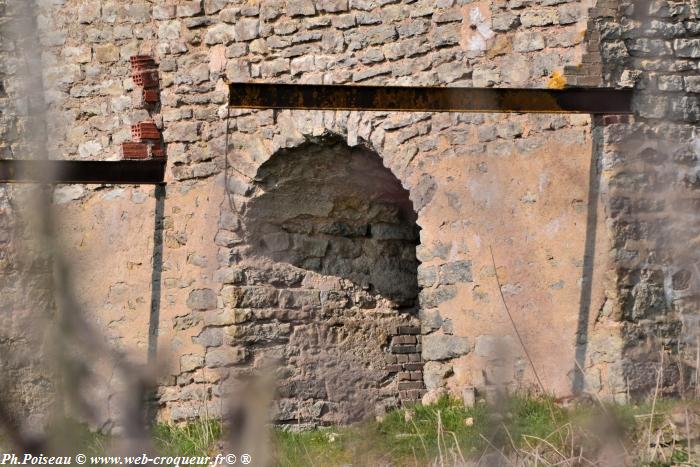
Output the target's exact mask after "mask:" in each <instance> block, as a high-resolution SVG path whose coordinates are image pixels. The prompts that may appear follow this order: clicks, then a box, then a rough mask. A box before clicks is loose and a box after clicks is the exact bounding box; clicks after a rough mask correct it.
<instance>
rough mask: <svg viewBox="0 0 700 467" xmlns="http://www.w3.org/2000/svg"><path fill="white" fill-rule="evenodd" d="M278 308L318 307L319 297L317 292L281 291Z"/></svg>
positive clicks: (319, 304)
mask: <svg viewBox="0 0 700 467" xmlns="http://www.w3.org/2000/svg"><path fill="white" fill-rule="evenodd" d="M279 306H280V307H281V308H285V309H286V308H306V307H320V306H321V295H320V292H319V291H318V290H281V291H280V293H279Z"/></svg>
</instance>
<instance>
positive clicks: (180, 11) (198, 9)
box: [177, 0, 202, 17]
mask: <svg viewBox="0 0 700 467" xmlns="http://www.w3.org/2000/svg"><path fill="white" fill-rule="evenodd" d="M201 13H202V0H191V1H186V2H180V3H179V4H178V5H177V16H180V17H187V16H196V15H199V14H201Z"/></svg>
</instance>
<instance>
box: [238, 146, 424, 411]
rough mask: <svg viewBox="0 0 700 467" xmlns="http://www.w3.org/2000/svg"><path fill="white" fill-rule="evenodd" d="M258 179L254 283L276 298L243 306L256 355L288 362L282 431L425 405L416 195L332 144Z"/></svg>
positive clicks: (373, 160)
mask: <svg viewBox="0 0 700 467" xmlns="http://www.w3.org/2000/svg"><path fill="white" fill-rule="evenodd" d="M256 180H257V184H256V187H255V193H254V194H253V196H252V199H251V201H250V202H249V203H248V204H247V206H246V209H245V216H244V218H243V219H244V229H245V232H246V234H245V239H246V243H247V244H248V246H249V248H250V250H249V254H247V255H246V256H248V258H247V259H246V260H245V262H246V263H247V264H248V266H247V274H246V276H247V277H248V278H250V279H248V283H249V286H252V287H255V284H259V285H265V286H266V287H270V286H272V287H274V288H275V289H276V292H271V291H268V292H267V295H266V296H267V297H273V298H272V300H271V301H270V300H263V302H261V301H260V300H256V299H254V297H253V296H252V295H253V294H254V292H252V291H251V292H250V293H249V294H250V297H249V298H248V299H247V303H245V301H246V298H245V297H243V298H241V300H240V301H239V303H238V305H239V306H240V307H243V306H247V307H250V308H251V309H252V313H254V314H255V318H256V319H255V322H256V327H257V329H256V330H255V331H253V330H251V332H252V333H255V334H257V336H258V339H257V341H256V342H258V345H259V347H261V348H260V350H258V352H260V351H262V350H263V349H264V351H265V352H266V353H268V352H271V353H272V354H273V355H275V356H276V357H278V358H279V360H280V361H281V366H282V367H281V370H280V371H278V373H277V374H278V375H279V384H278V397H277V402H276V404H277V407H276V410H275V413H274V418H275V422H277V423H309V424H318V423H321V424H330V423H348V422H351V421H355V420H359V419H362V418H366V417H368V416H372V415H374V414H375V413H376V412H377V411H380V412H381V411H383V410H385V409H386V408H390V407H393V406H397V405H398V404H400V403H401V401H402V400H406V399H412V400H416V399H417V398H419V397H420V395H421V393H422V391H421V389H422V387H423V383H422V372H421V371H420V369H421V363H420V343H419V337H418V334H419V327H418V318H417V310H418V308H417V307H418V283H417V279H416V274H417V267H418V261H417V259H416V245H417V244H418V241H419V235H418V234H419V228H418V226H417V225H416V213H415V211H414V210H413V205H412V203H411V201H410V199H409V194H408V191H407V190H405V189H404V188H403V187H402V186H401V183H400V182H399V181H398V179H397V178H396V177H395V176H394V175H393V174H392V173H391V172H390V171H389V170H388V169H387V168H385V167H384V166H383V165H382V160H381V158H380V157H379V156H378V155H377V154H375V153H373V152H371V151H369V150H368V149H365V148H362V147H355V148H350V147H348V146H347V145H346V144H345V143H344V142H342V141H340V140H338V139H334V138H329V139H323V140H320V141H317V142H314V143H308V144H305V145H303V146H301V147H297V148H294V149H291V150H281V151H280V152H278V153H277V154H275V155H273V156H272V158H271V159H270V160H269V161H267V162H266V163H265V164H263V165H262V166H261V167H260V169H259V170H258V173H257V176H256ZM251 282H252V283H253V284H251ZM258 292H260V291H258ZM275 297H276V298H275ZM275 300H276V301H275ZM263 303H264V304H265V305H264V306H265V307H267V309H260V307H261V306H263ZM253 308H254V309H253ZM399 352H400V353H399Z"/></svg>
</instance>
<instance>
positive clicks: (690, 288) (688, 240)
mask: <svg viewBox="0 0 700 467" xmlns="http://www.w3.org/2000/svg"><path fill="white" fill-rule="evenodd" d="M605 3H610V5H609V7H608V8H606V9H605V11H601V12H600V13H601V14H600V15H599V18H598V19H597V20H596V26H595V28H596V34H598V35H599V37H600V38H601V44H600V52H601V55H602V63H603V65H604V67H603V76H604V78H605V81H604V82H605V83H606V84H608V85H614V86H620V87H633V88H634V89H635V115H634V117H633V118H627V117H624V118H623V117H615V116H610V117H606V119H605V120H604V121H601V122H599V123H600V131H601V141H602V143H603V144H602V146H601V151H600V161H599V170H600V177H601V180H602V190H603V192H604V198H605V203H606V208H605V217H606V221H607V233H608V235H609V237H610V238H611V245H610V246H611V250H610V252H609V257H610V265H611V269H610V271H609V273H608V275H607V276H608V277H607V280H608V284H607V286H606V290H607V292H606V295H607V301H606V305H605V306H604V307H603V308H602V309H600V310H599V316H598V324H597V325H596V327H597V328H599V329H601V330H603V331H602V333H601V336H602V337H601V338H600V339H598V341H597V342H593V341H592V342H591V344H590V345H591V351H590V356H591V361H590V362H589V364H592V365H594V366H595V365H599V366H607V367H608V368H609V372H610V374H611V375H613V376H612V379H614V380H615V381H616V386H617V392H618V393H619V394H620V395H621V396H624V395H623V394H622V393H624V392H626V393H627V394H630V395H632V396H641V395H645V394H648V393H649V392H651V391H653V390H654V388H655V387H656V386H657V384H658V383H660V384H661V386H662V387H663V389H664V390H665V391H667V392H668V393H672V394H678V393H687V392H688V391H691V390H692V389H693V388H695V387H697V348H698V345H697V342H698V328H697V310H698V301H697V296H698V279H697V276H698V271H697V267H696V264H697V252H696V250H697V249H696V248H695V241H696V237H697V234H698V225H697V215H696V211H697V199H698V195H697V160H698V156H699V155H700V146H698V141H697V124H698V121H699V119H700V112H699V101H698V97H697V92H699V91H700V88H698V86H697V80H698V78H697V77H696V74H697V66H698V58H700V40H699V39H697V37H698V33H699V31H700V29H698V27H699V25H700V22H699V16H698V15H699V14H700V6H699V5H698V3H697V2H695V1H684V2H674V1H668V2H667V1H643V2H605ZM662 354H663V357H662ZM661 365H663V377H662V378H661V379H658V369H659V368H660V366H661ZM596 371H597V370H596Z"/></svg>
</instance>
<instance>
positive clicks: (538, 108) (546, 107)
mask: <svg viewBox="0 0 700 467" xmlns="http://www.w3.org/2000/svg"><path fill="white" fill-rule="evenodd" d="M229 91H230V92H229V105H230V106H231V107H232V108H248V109H308V110H368V111H371V110H380V111H382V110H383V111H405V112H522V113H586V114H630V113H632V90H628V89H608V88H567V89H562V90H555V89H507V88H449V87H442V88H438V87H401V86H351V85H325V84H324V85H321V84H275V83H230V84H229Z"/></svg>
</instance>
